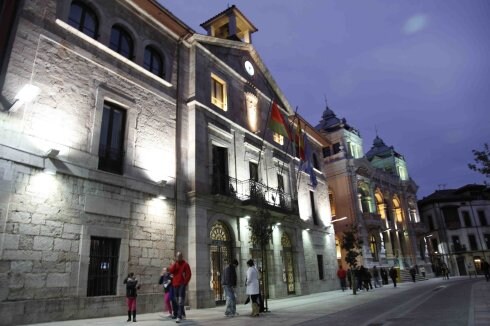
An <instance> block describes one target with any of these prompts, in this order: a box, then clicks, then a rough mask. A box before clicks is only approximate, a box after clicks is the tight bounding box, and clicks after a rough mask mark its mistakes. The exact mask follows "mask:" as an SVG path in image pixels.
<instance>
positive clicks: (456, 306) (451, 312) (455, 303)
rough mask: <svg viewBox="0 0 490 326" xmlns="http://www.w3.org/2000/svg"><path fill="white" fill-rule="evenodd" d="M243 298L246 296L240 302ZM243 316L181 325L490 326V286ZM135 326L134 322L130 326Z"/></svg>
mask: <svg viewBox="0 0 490 326" xmlns="http://www.w3.org/2000/svg"><path fill="white" fill-rule="evenodd" d="M242 299H243V298H242ZM237 308H238V312H239V313H240V316H238V317H235V318H226V317H224V316H223V312H224V308H223V307H217V308H210V309H196V310H189V311H188V312H187V317H188V319H187V320H185V321H183V322H182V325H252V324H254V323H256V322H260V323H261V324H264V325H336V326H337V325H365V326H380V325H383V326H388V325H397V326H400V325H417V326H419V325H431V326H432V325H445V326H447V325H457V326H459V325H477V326H480V325H481V326H483V325H490V282H485V280H484V279H483V278H482V277H481V276H480V277H479V278H478V279H475V278H472V279H470V278H467V277H454V278H451V279H450V280H442V279H440V278H437V279H431V280H428V281H424V282H418V283H415V284H414V283H402V284H400V285H399V286H398V287H397V288H393V286H392V285H391V284H390V285H385V286H384V287H383V288H378V289H375V290H373V291H369V292H360V293H358V295H356V296H353V295H352V292H351V291H346V292H342V291H331V292H325V293H318V294H313V295H307V296H296V297H290V298H287V299H279V300H269V309H270V312H268V313H264V314H262V316H261V317H259V318H252V317H249V316H248V315H249V313H250V305H243V304H239V305H238V307H237ZM123 324H126V316H125V314H124V312H121V316H118V317H108V318H97V319H86V320H75V321H63V322H53V323H43V324H35V325H37V326H42V325H46V326H48V325H49V326H56V325H60V326H61V325H63V326H65V325H66V326H79V325H93V326H111V325H123ZM131 324H134V323H131ZM137 324H138V325H148V326H152V325H175V321H174V320H171V319H167V318H166V317H164V314H163V313H152V314H142V315H139V316H138V323H137Z"/></svg>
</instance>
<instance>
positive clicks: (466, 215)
mask: <svg viewBox="0 0 490 326" xmlns="http://www.w3.org/2000/svg"><path fill="white" fill-rule="evenodd" d="M461 213H462V214H463V221H464V226H465V227H467V228H469V227H471V218H470V212H468V211H462V212H461Z"/></svg>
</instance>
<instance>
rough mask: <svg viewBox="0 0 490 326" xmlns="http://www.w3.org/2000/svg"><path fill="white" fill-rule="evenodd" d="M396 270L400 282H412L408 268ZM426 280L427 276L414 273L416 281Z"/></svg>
mask: <svg viewBox="0 0 490 326" xmlns="http://www.w3.org/2000/svg"><path fill="white" fill-rule="evenodd" d="M398 272H399V273H400V282H412V276H410V270H408V269H401V270H399V271H398ZM426 280H428V278H427V277H423V276H422V274H415V281H416V282H420V281H426Z"/></svg>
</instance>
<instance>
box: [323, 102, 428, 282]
mask: <svg viewBox="0 0 490 326" xmlns="http://www.w3.org/2000/svg"><path fill="white" fill-rule="evenodd" d="M316 129H317V130H318V131H320V132H321V133H322V135H323V136H324V137H325V138H326V139H327V140H328V142H329V143H331V144H332V146H330V147H326V148H324V149H323V158H324V161H323V162H324V168H325V169H324V170H325V171H326V174H327V179H328V185H329V198H330V205H331V207H332V215H334V218H333V220H334V221H335V220H336V219H338V222H337V223H335V236H336V243H337V259H338V263H339V264H342V265H344V266H345V265H346V263H345V260H344V257H345V252H343V251H342V250H341V248H340V243H341V239H342V235H343V231H344V230H345V229H346V227H347V226H348V225H351V224H354V225H357V227H358V229H359V235H360V238H361V240H362V243H363V245H362V256H359V263H360V264H362V265H364V266H366V267H373V266H374V265H376V266H386V267H388V266H393V265H394V266H396V267H398V268H399V269H400V270H401V271H402V273H401V275H402V276H403V275H404V274H405V272H404V271H405V270H406V269H408V268H410V267H411V266H416V267H418V268H419V270H420V267H424V268H425V270H426V272H427V273H430V271H431V269H430V264H428V259H427V257H426V244H425V240H424V232H425V231H426V230H425V227H424V225H423V224H422V223H420V217H419V213H418V209H417V195H416V193H417V188H418V187H417V185H416V183H415V182H414V181H413V180H412V179H411V178H410V176H409V174H408V170H407V165H406V162H405V159H404V157H403V155H402V154H400V153H399V152H397V151H396V150H395V149H394V147H393V146H388V145H386V144H385V142H384V141H383V140H382V139H381V138H380V137H379V136H376V138H375V139H374V141H373V145H372V147H371V149H370V150H369V151H367V153H366V154H363V144H362V141H363V140H362V137H361V134H360V133H359V131H358V130H357V129H356V128H354V127H353V126H351V125H349V124H348V123H347V121H346V119H344V118H342V119H340V118H338V117H337V116H336V114H335V113H334V112H333V111H332V110H331V109H330V108H329V107H328V106H327V107H326V109H325V111H324V113H323V116H322V120H321V121H320V123H319V124H318V125H317V126H316Z"/></svg>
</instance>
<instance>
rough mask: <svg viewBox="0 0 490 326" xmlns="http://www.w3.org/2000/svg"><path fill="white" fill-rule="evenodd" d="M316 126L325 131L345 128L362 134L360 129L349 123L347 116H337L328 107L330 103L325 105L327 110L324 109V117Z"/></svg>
mask: <svg viewBox="0 0 490 326" xmlns="http://www.w3.org/2000/svg"><path fill="white" fill-rule="evenodd" d="M315 128H316V129H317V130H319V131H324V132H332V131H336V130H339V129H342V128H343V129H346V130H348V131H351V132H353V133H355V134H357V135H358V136H360V134H359V131H358V130H357V129H356V128H354V127H352V126H350V125H349V124H347V121H346V120H345V118H342V119H339V118H337V115H336V114H335V113H334V112H333V111H332V110H331V109H330V108H329V107H328V105H327V106H326V107H325V111H323V114H322V119H321V120H320V122H319V123H318V125H317V126H316V127H315Z"/></svg>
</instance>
